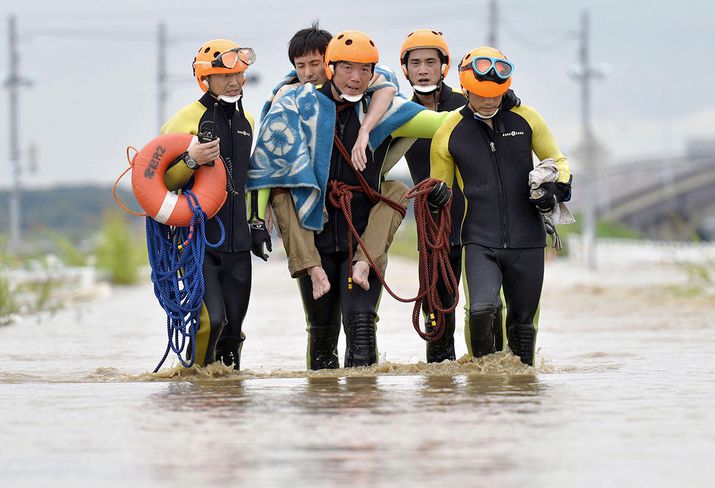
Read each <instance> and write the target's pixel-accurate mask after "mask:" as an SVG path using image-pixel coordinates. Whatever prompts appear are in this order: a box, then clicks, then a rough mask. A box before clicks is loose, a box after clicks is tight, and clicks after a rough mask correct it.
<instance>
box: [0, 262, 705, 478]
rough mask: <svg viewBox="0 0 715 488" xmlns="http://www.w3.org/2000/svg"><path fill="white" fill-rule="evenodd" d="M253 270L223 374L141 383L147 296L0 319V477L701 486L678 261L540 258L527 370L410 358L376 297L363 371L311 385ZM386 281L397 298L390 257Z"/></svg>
mask: <svg viewBox="0 0 715 488" xmlns="http://www.w3.org/2000/svg"><path fill="white" fill-rule="evenodd" d="M278 254H280V253H274V256H277V255H278ZM254 276H255V282H254V295H253V298H252V302H251V308H250V310H249V316H248V318H247V320H246V325H245V330H246V334H247V336H248V339H247V341H246V344H245V347H244V350H243V359H242V364H243V366H244V367H245V370H244V371H243V372H242V373H241V374H238V373H233V372H231V371H230V370H228V369H225V368H222V367H220V366H215V367H209V368H207V369H205V370H200V371H186V370H182V369H181V368H176V367H175V364H176V362H175V361H174V362H173V364H170V363H171V361H172V360H171V357H170V359H169V360H168V361H167V364H166V365H165V366H164V368H163V369H162V371H161V372H160V373H159V374H157V375H152V374H150V373H148V372H149V371H151V370H153V369H154V366H155V365H156V363H157V362H158V360H159V359H160V358H161V355H162V353H163V351H164V347H165V344H166V337H165V330H164V318H163V315H162V311H161V310H160V309H159V306H158V304H157V302H156V300H155V298H154V295H153V292H152V291H151V288H150V287H149V286H148V285H145V286H139V287H133V288H118V289H113V290H112V291H111V293H109V294H108V295H107V296H105V297H103V298H101V299H98V300H96V301H93V302H91V303H85V304H82V305H79V306H77V305H72V306H70V307H68V308H66V309H65V310H62V311H60V312H58V313H56V314H55V315H54V316H41V317H34V318H25V319H23V320H22V321H20V322H18V323H15V324H13V325H10V326H6V327H0V344H1V346H0V347H1V350H2V352H3V356H4V360H3V361H2V365H1V366H0V411H1V412H2V414H1V415H2V429H0V468H1V469H2V475H1V476H0V480H1V481H0V486H3V487H41V486H53V487H54V486H63V487H65V486H77V487H84V486H92V487H94V486H101V487H105V486H106V487H114V486H117V487H119V486H121V487H124V486H141V487H143V486H147V487H150V486H151V487H155V486H162V487H163V486H166V487H169V486H171V487H175V486H220V487H224V486H261V487H264V486H289V487H299V486H308V487H334V486H371V487H398V486H413V487H417V486H419V487H423V486H427V487H431V486H435V487H437V486H439V487H447V486H500V487H512V486H514V487H516V486H531V487H534V486H599V487H600V486H624V485H627V484H628V485H633V486H674V485H678V486H712V485H713V481H714V480H715V473H714V472H713V467H712V466H713V463H712V461H711V458H712V453H713V449H714V448H715V394H714V393H713V392H714V391H715V373H714V370H715V359H714V356H715V355H714V354H713V353H714V352H715V326H714V325H713V322H712V320H711V319H710V317H709V315H711V314H712V312H713V310H715V298H713V297H712V296H710V297H708V296H692V295H690V294H687V293H685V292H684V283H683V279H682V276H681V275H680V274H679V272H678V271H677V270H674V269H660V268H657V269H656V268H654V269H644V268H643V267H633V268H631V269H604V270H599V271H598V272H587V271H584V270H583V269H580V268H578V267H576V266H575V265H571V264H568V263H565V262H557V263H549V265H548V266H547V276H546V289H545V292H544V300H543V304H542V311H541V330H540V333H539V340H538V347H539V364H538V365H537V367H536V368H527V367H525V366H522V365H521V364H520V363H519V362H518V361H517V360H516V359H515V358H514V357H513V356H511V355H510V354H509V353H499V354H497V355H494V356H491V357H487V358H483V359H481V360H479V361H476V362H475V361H471V360H467V359H466V358H463V359H462V360H460V361H457V362H453V363H445V364H441V365H424V364H420V363H419V362H420V361H421V360H423V357H424V352H423V351H424V345H423V343H422V342H421V340H420V339H419V337H418V336H417V335H416V334H415V332H414V331H413V330H412V325H411V323H410V318H409V317H410V311H411V307H410V306H409V305H401V304H398V303H396V302H395V301H394V300H393V299H391V298H390V297H389V296H387V294H384V295H383V299H382V305H381V321H380V326H379V330H378V341H379V347H380V353H381V364H380V365H378V366H376V367H374V368H369V369H366V368H358V369H355V370H338V371H336V372H330V373H322V372H321V373H314V374H310V375H307V374H306V372H305V361H304V353H305V331H304V323H303V312H302V308H301V306H300V301H299V298H298V293H297V285H296V284H295V282H294V281H292V280H291V279H290V278H289V277H288V273H287V268H286V264H285V262H284V261H281V260H280V259H274V260H273V262H272V263H269V264H267V265H266V264H264V263H262V262H254ZM388 280H389V281H390V282H391V283H395V288H397V289H398V290H399V291H401V292H403V294H404V295H408V294H409V293H412V292H414V290H415V289H416V288H415V287H416V285H415V281H414V280H415V274H414V271H413V265H412V264H411V263H408V262H403V261H397V260H393V261H392V262H391V264H390V269H389V270H388ZM460 315H461V311H460ZM457 345H458V356H461V355H462V354H464V353H465V352H466V346H465V345H464V339H463V335H462V333H461V327H458V334H457Z"/></svg>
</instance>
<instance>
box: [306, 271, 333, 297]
mask: <svg viewBox="0 0 715 488" xmlns="http://www.w3.org/2000/svg"><path fill="white" fill-rule="evenodd" d="M308 274H309V275H310V281H311V283H312V284H313V300H317V299H318V298H320V297H322V296H323V295H325V294H326V293H328V292H329V291H330V281H328V275H327V274H325V270H324V269H323V268H322V267H320V266H313V267H312V268H308Z"/></svg>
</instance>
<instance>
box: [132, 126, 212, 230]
mask: <svg viewBox="0 0 715 488" xmlns="http://www.w3.org/2000/svg"><path fill="white" fill-rule="evenodd" d="M192 137H193V136H192V135H191V134H165V135H161V136H159V137H156V138H154V139H152V140H151V141H150V142H149V143H147V144H146V145H145V146H144V147H143V148H142V149H141V151H139V152H138V153H137V154H136V156H134V158H133V160H132V163H133V164H132V189H133V190H134V196H135V197H136V199H137V202H139V205H141V207H142V208H143V209H144V211H145V212H146V214H147V216H149V217H151V218H153V219H154V220H156V221H158V222H161V223H162V224H167V225H171V226H174V227H186V226H188V225H189V223H190V222H191V217H193V215H194V214H193V212H192V211H191V208H190V207H189V203H188V202H187V200H186V198H182V197H180V196H179V195H178V194H176V193H174V192H171V191H169V190H167V188H166V185H165V184H164V173H165V172H166V170H167V169H168V167H169V165H170V164H171V163H172V162H173V161H174V160H176V158H178V157H179V156H180V155H181V154H182V153H183V152H184V151H186V149H187V148H188V147H189V144H190V143H191V139H192ZM191 191H192V192H194V194H195V195H196V197H197V198H198V200H199V205H201V209H202V210H203V211H204V212H205V213H206V215H207V216H208V218H211V217H213V216H214V215H216V213H217V212H218V211H219V209H220V208H221V207H222V206H223V204H224V202H225V201H226V170H225V169H224V166H223V164H222V163H221V161H219V160H217V161H216V164H214V165H213V166H206V165H203V166H201V167H200V168H199V169H197V170H196V172H195V173H194V186H193V187H192V188H191Z"/></svg>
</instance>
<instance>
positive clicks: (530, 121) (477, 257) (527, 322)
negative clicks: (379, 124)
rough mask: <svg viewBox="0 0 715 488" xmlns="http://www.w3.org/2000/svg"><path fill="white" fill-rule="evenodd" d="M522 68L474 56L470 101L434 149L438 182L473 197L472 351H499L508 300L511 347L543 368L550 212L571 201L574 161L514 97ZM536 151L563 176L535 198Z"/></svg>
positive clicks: (468, 238)
mask: <svg viewBox="0 0 715 488" xmlns="http://www.w3.org/2000/svg"><path fill="white" fill-rule="evenodd" d="M513 70H514V66H513V64H512V63H511V62H510V61H508V60H507V59H506V56H504V55H503V54H502V53H501V52H500V51H498V50H496V49H494V48H490V47H481V48H477V49H474V50H472V51H470V52H469V53H467V55H466V56H464V57H463V58H462V60H461V62H460V64H459V80H460V83H461V85H462V90H463V92H464V94H465V96H466V97H467V100H468V104H467V105H466V106H465V107H464V108H463V109H462V110H460V111H459V112H455V113H453V114H452V115H450V117H449V119H447V121H446V122H445V123H444V125H443V126H442V127H441V128H440V129H439V130H438V131H437V133H436V134H435V136H434V138H433V140H432V147H431V166H432V167H431V176H432V177H434V178H438V179H441V180H444V181H446V182H447V183H449V184H450V185H451V184H452V182H453V181H454V180H455V178H456V181H457V184H458V185H459V187H460V188H461V189H462V191H463V192H464V197H465V200H466V211H465V215H464V220H463V223H462V228H461V237H462V245H463V255H462V256H463V268H464V275H463V276H464V288H465V290H466V295H467V303H466V305H465V311H466V317H465V334H466V340H467V347H468V349H469V352H470V354H472V355H473V356H475V357H480V356H483V355H486V354H490V353H493V352H495V350H496V349H497V348H498V346H497V345H496V344H495V336H496V335H498V334H497V331H496V330H495V329H496V327H497V326H500V324H496V322H495V317H496V314H497V313H498V311H499V309H500V307H501V299H500V297H499V290H500V288H502V287H503V292H504V297H505V300H506V307H507V316H506V332H507V340H508V344H509V347H510V348H511V350H512V351H513V352H514V354H516V355H517V356H519V358H520V359H521V361H522V362H523V363H526V364H530V365H533V364H534V350H535V345H536V333H537V325H536V323H535V315H536V312H537V309H538V306H539V300H540V297H541V289H542V284H543V277H544V247H545V245H546V233H545V230H544V222H543V217H542V215H541V214H542V212H543V213H547V212H549V211H551V210H552V209H553V208H554V206H555V205H556V203H558V202H563V201H567V200H569V199H570V197H571V171H570V168H569V164H568V161H567V160H566V158H565V157H564V155H563V154H562V153H561V151H560V150H559V148H558V146H557V145H556V142H555V140H554V138H553V136H552V134H551V131H550V130H549V128H548V126H547V125H546V123H545V122H544V119H543V118H542V117H541V115H540V114H539V113H538V112H537V111H536V110H534V109H533V108H532V107H529V106H526V105H522V104H521V102H520V100H519V99H518V98H516V97H515V96H505V95H506V94H507V91H508V89H509V86H510V85H511V79H512V76H511V75H512V72H513ZM532 153H533V154H536V156H537V157H538V158H539V160H544V159H546V158H552V159H553V160H554V161H555V162H556V166H557V168H558V173H559V175H558V180H557V182H555V183H544V184H543V185H542V187H541V190H543V191H542V193H543V195H542V196H541V197H540V198H538V199H535V200H532V199H530V192H529V181H528V178H529V172H530V171H531V170H532V169H533V167H534V165H533V162H532Z"/></svg>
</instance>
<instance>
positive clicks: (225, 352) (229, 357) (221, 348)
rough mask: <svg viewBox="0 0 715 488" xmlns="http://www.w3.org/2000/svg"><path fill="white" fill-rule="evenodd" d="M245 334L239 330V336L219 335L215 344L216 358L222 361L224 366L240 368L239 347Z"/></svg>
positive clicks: (244, 338)
mask: <svg viewBox="0 0 715 488" xmlns="http://www.w3.org/2000/svg"><path fill="white" fill-rule="evenodd" d="M245 340H246V336H245V335H244V334H243V332H241V337H239V338H235V337H225V336H224V337H221V339H219V341H218V344H217V345H216V360H217V361H221V362H223V364H225V365H226V366H233V369H235V370H236V371H239V370H240V369H241V349H243V342H244V341H245Z"/></svg>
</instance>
